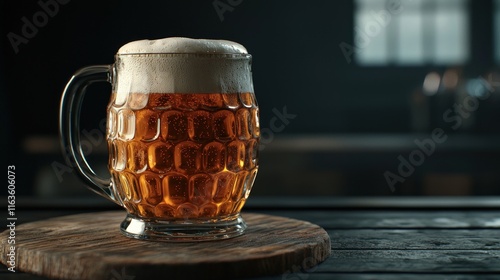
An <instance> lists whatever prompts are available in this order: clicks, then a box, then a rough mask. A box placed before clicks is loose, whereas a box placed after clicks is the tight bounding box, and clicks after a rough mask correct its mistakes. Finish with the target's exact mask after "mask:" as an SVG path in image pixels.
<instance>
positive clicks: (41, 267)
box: [0, 211, 330, 280]
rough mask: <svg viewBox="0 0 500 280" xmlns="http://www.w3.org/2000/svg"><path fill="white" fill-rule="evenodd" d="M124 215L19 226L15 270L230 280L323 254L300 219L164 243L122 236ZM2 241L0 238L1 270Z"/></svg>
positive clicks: (322, 240)
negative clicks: (204, 239)
mask: <svg viewBox="0 0 500 280" xmlns="http://www.w3.org/2000/svg"><path fill="white" fill-rule="evenodd" d="M124 216H125V213H124V211H107V212H99V213H85V214H78V215H71V216H64V217H58V218H52V219H48V220H42V221H37V222H31V223H25V224H21V225H19V226H18V227H17V228H16V233H17V235H16V254H17V261H16V262H17V269H18V270H20V271H23V272H30V273H33V274H36V275H41V276H45V277H49V278H55V279H93V280H94V279H95V280H97V279H113V278H116V279H120V278H121V279H123V278H124V277H129V278H130V277H134V278H133V279H135V280H139V279H152V277H154V276H156V277H158V276H162V278H165V279H180V278H182V279H193V278H194V277H200V279H207V278H219V279H220V278H225V279H234V278H242V277H257V276H265V275H279V274H282V273H287V271H292V270H293V269H296V268H297V267H298V268H301V269H310V268H311V267H314V266H315V265H317V264H318V263H320V262H322V261H324V260H325V259H326V258H327V257H328V256H329V255H330V239H329V236H328V234H327V233H326V231H325V230H323V229H322V228H321V227H319V226H317V225H315V224H311V223H309V222H305V221H302V220H296V219H290V218H284V217H278V216H271V215H263V214H252V213H247V214H243V217H244V219H245V221H246V222H247V224H248V230H247V232H246V233H245V235H243V236H240V237H236V238H233V239H228V240H223V241H210V242H201V243H167V242H152V241H142V240H135V239H131V238H127V237H124V236H122V235H121V233H120V232H119V224H120V222H121V221H122V220H123V219H124ZM7 234H8V232H6V231H5V232H3V233H2V235H1V237H0V238H1V246H2V248H1V249H2V254H1V256H0V260H1V261H2V263H4V264H5V263H6V255H7V251H8V247H9V246H7V245H8V244H6V240H7V238H6V236H7Z"/></svg>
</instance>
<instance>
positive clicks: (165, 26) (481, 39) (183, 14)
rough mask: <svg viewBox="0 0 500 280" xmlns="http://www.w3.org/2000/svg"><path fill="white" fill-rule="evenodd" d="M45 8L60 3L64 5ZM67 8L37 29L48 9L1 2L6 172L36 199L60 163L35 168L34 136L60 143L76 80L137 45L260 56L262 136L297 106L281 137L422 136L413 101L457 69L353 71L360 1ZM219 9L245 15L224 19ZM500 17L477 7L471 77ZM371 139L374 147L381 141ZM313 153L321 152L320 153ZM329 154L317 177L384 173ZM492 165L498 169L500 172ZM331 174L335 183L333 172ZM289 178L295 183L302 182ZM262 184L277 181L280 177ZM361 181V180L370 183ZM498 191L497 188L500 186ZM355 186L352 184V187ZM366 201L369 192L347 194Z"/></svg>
mask: <svg viewBox="0 0 500 280" xmlns="http://www.w3.org/2000/svg"><path fill="white" fill-rule="evenodd" d="M40 2H43V3H47V2H50V3H58V2H55V0H53V1H49V0H41V1H40ZM61 2H67V3H65V4H61V3H58V8H57V11H55V10H54V7H51V8H52V9H53V11H54V12H53V14H52V15H48V16H47V19H48V20H47V21H46V22H45V21H44V18H43V16H41V17H38V18H37V17H36V15H37V13H38V15H40V11H43V8H42V6H41V5H40V4H39V2H38V1H2V3H1V4H0V21H1V25H0V28H1V29H0V31H1V34H2V36H3V37H2V43H1V45H0V51H1V53H0V63H1V67H0V90H1V99H2V100H1V104H0V110H1V112H2V113H1V117H2V119H3V120H4V121H3V125H2V126H1V133H2V135H6V137H3V140H2V141H4V142H6V143H4V145H2V147H3V148H2V153H3V156H2V157H3V158H4V161H5V162H4V163H5V164H4V166H5V165H8V164H16V165H17V166H18V167H19V168H18V169H20V172H23V170H24V172H25V173H27V174H25V175H26V176H25V178H26V179H25V180H26V181H25V184H26V188H25V189H26V190H27V191H26V192H27V193H29V191H28V190H31V188H32V184H33V183H32V181H30V180H28V178H32V177H33V174H31V172H33V170H36V169H35V168H34V166H40V167H47V166H49V165H50V163H51V162H53V159H52V158H50V157H47V158H44V159H41V158H40V157H34V156H33V154H32V152H33V151H32V150H31V152H30V151H26V142H27V140H29V139H31V138H32V137H33V136H37V137H39V136H48V137H49V138H50V137H57V133H58V131H57V123H58V110H59V101H60V97H61V93H62V91H63V89H64V86H65V84H66V82H67V81H68V80H69V78H70V77H71V75H72V73H74V72H75V71H76V70H77V69H78V68H80V67H83V66H87V65H93V64H110V63H112V62H113V55H114V54H115V53H116V51H117V50H118V48H119V47H120V46H121V45H123V44H125V43H127V42H129V41H133V40H138V39H156V38H163V37H171V36H184V37H192V38H219V39H227V40H233V41H236V42H239V43H241V44H243V45H244V46H246V47H247V49H248V50H249V52H250V53H251V54H252V55H253V73H254V86H255V91H256V95H257V99H258V101H259V105H260V108H261V123H262V124H263V126H264V127H265V126H266V124H268V123H269V121H270V119H271V118H272V117H273V116H274V113H273V109H274V108H276V109H278V110H282V108H283V107H284V106H286V108H287V111H288V112H289V113H292V114H295V115H297V117H296V118H295V119H293V121H291V122H290V124H289V125H287V126H286V128H285V129H284V130H283V131H282V132H280V133H279V135H278V136H280V137H285V136H296V135H318V134H319V135H339V134H340V135H344V134H349V135H353V134H357V135H373V134H396V135H403V136H404V135H411V134H412V133H414V132H416V131H415V130H414V127H412V111H411V108H412V107H411V106H412V103H411V102H412V101H411V100H412V93H414V91H415V90H418V89H420V88H421V86H422V82H423V79H424V77H425V75H426V74H427V73H428V72H429V71H438V72H442V71H444V70H445V69H446V68H447V66H439V67H438V66H433V65H430V64H429V65H421V66H408V67H398V66H396V65H388V66H385V67H361V66H359V65H357V64H356V63H348V62H347V61H346V58H345V57H344V55H343V53H342V52H341V51H340V48H339V44H340V43H341V42H347V43H349V44H353V22H354V19H353V9H354V7H355V3H354V2H353V1H349V0H341V1H326V0H324V1H321V0H314V1H264V0H262V1H260V0H252V1H250V0H243V1H225V0H221V1H218V2H215V1H195V0H188V1H153V0H144V1H114V0H112V1H79V0H72V1H61ZM214 3H224V4H226V5H228V4H229V3H232V4H234V5H233V6H231V7H230V9H229V10H227V11H225V12H223V13H222V14H221V15H220V12H219V13H218V12H217V10H216V8H215V7H214ZM226 7H228V6H226ZM492 7H493V5H492V2H491V1H488V0H481V1H470V3H469V4H468V10H469V16H470V23H471V32H470V34H471V37H470V40H469V44H470V49H471V56H470V59H469V61H467V63H466V65H461V66H463V67H464V72H465V73H466V75H467V76H469V77H477V76H479V75H484V74H485V73H487V72H488V71H490V70H491V69H494V68H495V67H496V65H495V63H494V60H493V43H492V42H493V39H492V36H493V35H492V33H493V20H492V14H493V13H492ZM34 16H35V18H36V19H35V20H39V23H40V24H39V25H40V26H39V27H38V28H37V30H36V31H33V30H31V31H33V32H31V34H30V37H31V38H26V41H25V42H24V43H21V44H20V45H19V46H18V50H17V51H16V50H15V47H13V44H12V42H10V40H9V34H11V33H15V34H17V35H22V32H23V25H25V24H26V23H25V21H24V20H23V18H26V19H27V20H28V21H30V22H33V20H34ZM221 16H222V17H221ZM42 23H43V24H42ZM10 36H12V35H10ZM109 90H110V88H109V86H108V85H96V86H93V88H92V89H91V90H90V91H89V94H87V97H86V100H85V104H84V111H83V115H84V116H85V117H84V118H82V124H83V128H84V129H85V128H87V129H92V128H95V127H97V125H98V123H99V122H100V121H101V120H102V119H103V118H104V117H105V108H106V104H107V101H108V98H109ZM449 105H451V104H449ZM444 108H446V106H445V107H444ZM495 108H496V107H493V109H495ZM493 109H491V110H493ZM483 111H484V110H483ZM487 116H489V117H484V118H483V119H479V120H478V121H477V123H480V124H482V125H480V126H479V125H478V126H475V127H473V128H471V129H470V130H468V131H465V132H463V131H462V132H460V131H458V132H455V131H454V133H462V134H464V133H465V134H467V135H470V136H477V135H483V136H484V135H497V132H498V131H499V129H498V128H497V127H498V125H497V124H498V120H500V119H499V118H498V114H497V115H493V116H494V118H492V117H491V114H490V115H487ZM434 127H435V126H433V125H430V126H429V130H427V131H419V132H423V133H428V132H430V130H431V129H432V128H434ZM361 137H363V136H361ZM410 138H411V137H410ZM365 139H366V142H365V143H366V144H367V145H368V146H369V145H370V138H369V137H367V138H365ZM481 139H482V138H481ZM345 141H347V142H349V141H350V140H349V139H348V140H345ZM471 141H473V140H470V141H469V142H468V143H467V144H468V145H469V144H471V143H472V142H471ZM28 142H29V141H28ZM382 142H383V141H382ZM410 143H411V141H410ZM472 144H473V143H472ZM43 145H45V144H41V146H43ZM47 145H50V143H49V144H47ZM306 145H314V142H311V143H306ZM478 145H480V144H478ZM469 146H470V145H469ZM458 149H459V150H460V146H459V147H458ZM42 150H43V147H42ZM362 150H363V149H361V151H362ZM291 151H292V152H293V148H292V149H291ZM269 153H270V152H269ZM329 153H335V151H333V152H332V151H324V152H319V154H318V155H315V156H314V157H318V158H319V160H312V162H313V163H312V165H314V164H316V163H318V162H320V163H319V164H320V165H321V164H324V165H323V167H324V166H325V165H326V166H331V165H332V162H334V164H333V165H334V166H336V167H335V168H334V169H335V170H336V172H341V171H342V166H345V164H347V165H349V166H362V165H363V164H366V161H367V160H368V161H370V160H371V161H372V162H376V160H375V161H374V160H373V158H367V157H359V153H358V158H357V160H358V161H357V162H355V163H352V159H353V158H356V156H355V155H350V154H347V155H345V154H343V155H342V156H340V155H338V154H334V155H330V154H329ZM360 153H362V152H360ZM285 154H287V153H286V152H285ZM398 154H399V151H398V150H394V151H392V154H383V155H380V154H376V155H374V156H373V155H372V157H375V158H381V156H386V157H388V158H389V161H391V162H392V163H391V164H392V165H397V163H398V162H397V160H395V157H396V156H397V155H398ZM269 155H270V156H269V158H275V157H278V154H272V155H271V154H269ZM308 155H309V156H310V155H311V154H308ZM475 155H476V156H477V155H478V154H475ZM281 156H282V155H281ZM297 157H299V158H300V157H302V155H297ZM368 157H369V156H368ZM445 158H446V157H445ZM459 158H460V157H459ZM448 159H449V158H448ZM461 159H463V158H461ZM492 160H493V162H494V163H495V164H496V163H497V162H498V161H495V160H494V159H492ZM344 163H345V164H344ZM269 164H271V163H269ZM374 165H376V164H374ZM392 165H391V166H392ZM438 165H439V164H438ZM463 165H464V166H467V164H466V163H464V164H463ZM490 165H491V164H490ZM370 166H372V165H370ZM384 168H385V167H384ZM462 169H463V170H467V169H466V168H465V167H464V168H462ZM325 170H327V171H324V172H326V173H328V168H326V169H325ZM263 172H264V171H263ZM287 172H292V173H293V170H290V169H289V170H288V171H287ZM356 172H357V171H356ZM377 172H378V171H377ZM264 173H265V172H264ZM262 176H263V178H267V177H266V176H268V177H269V178H272V177H273V176H272V174H268V175H265V174H263V175H262ZM353 177H359V173H358V174H357V175H354V176H353ZM361 177H362V175H361ZM379 179H380V176H379ZM495 180H497V179H494V180H493V181H492V182H495V183H496V182H497V181H495ZM382 181H383V180H382ZM490 181H491V180H490ZM343 182H345V180H344V181H343ZM355 184H357V183H356V181H353V183H352V184H348V185H355ZM359 184H366V182H359ZM491 184H493V183H490V185H491ZM386 190H387V189H385V191H384V192H383V193H385V192H386ZM355 192H358V191H348V192H345V193H355ZM358 193H360V194H363V193H369V192H364V191H362V190H360V191H359V192H358Z"/></svg>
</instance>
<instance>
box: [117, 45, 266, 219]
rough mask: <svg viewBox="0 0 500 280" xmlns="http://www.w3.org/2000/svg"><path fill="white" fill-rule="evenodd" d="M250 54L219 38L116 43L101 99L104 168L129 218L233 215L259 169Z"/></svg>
mask: <svg viewBox="0 0 500 280" xmlns="http://www.w3.org/2000/svg"><path fill="white" fill-rule="evenodd" d="M250 59H251V57H250V55H249V54H248V53H247V51H246V49H245V48H244V47H243V46H242V45H240V44H237V43H234V42H230V41H224V40H205V39H188V38H166V39H161V40H152V41H150V40H142V41H136V42H131V43H128V44H126V45H124V46H123V47H121V48H120V49H119V51H118V53H117V55H116V63H115V66H114V67H115V71H114V75H113V79H112V80H113V83H112V84H113V95H112V97H111V100H110V103H109V106H108V132H107V139H108V146H109V152H110V159H109V168H110V172H111V175H112V178H113V179H112V180H113V184H114V186H115V192H116V195H117V197H119V199H120V200H121V201H122V202H123V205H124V206H125V207H126V208H127V210H128V212H129V213H130V214H132V215H134V216H137V217H140V218H147V219H157V220H163V221H171V220H179V219H181V220H186V219H198V220H200V219H201V220H203V219H215V220H217V219H228V220H231V219H237V218H238V217H239V212H240V210H241V208H242V207H243V205H244V203H245V201H246V199H247V197H248V195H249V193H250V190H251V188H252V185H253V182H254V179H255V176H256V174H257V169H258V162H257V154H258V145H259V136H260V132H259V116H258V115H259V113H258V106H257V102H256V99H255V96H254V93H253V85H252V76H251V70H250Z"/></svg>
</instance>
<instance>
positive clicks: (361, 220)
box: [263, 210, 500, 229]
mask: <svg viewBox="0 0 500 280" xmlns="http://www.w3.org/2000/svg"><path fill="white" fill-rule="evenodd" d="M263 212H265V213H270V214H273V215H277V216H284V217H291V218H298V219H302V220H306V221H310V222H313V223H315V224H318V225H320V226H322V227H324V228H326V229H350V228H352V229H363V228H373V229H384V228H387V229H411V228H425V229H433V228H435V229H440V228H441V229H446V228H448V229H450V228H454V229H459V228H492V229H494V228H498V229H500V210H491V211H484V210H481V211H466V210H462V211H405V210H399V211H397V210H395V211H386V210H385V211H381V210H372V211H366V210H352V211H344V210H330V211H323V210H309V211H297V210H291V211H286V210H270V211H263Z"/></svg>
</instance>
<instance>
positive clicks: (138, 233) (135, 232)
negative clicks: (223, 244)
mask: <svg viewBox="0 0 500 280" xmlns="http://www.w3.org/2000/svg"><path fill="white" fill-rule="evenodd" d="M246 228H247V225H246V223H245V221H244V220H243V218H242V217H241V216H240V215H239V214H238V215H235V216H232V217H226V218H224V219H213V220H211V221H209V222H207V221H200V220H184V221H161V220H152V219H143V218H139V217H135V216H134V215H131V214H127V217H125V220H123V222H122V223H121V225H120V230H121V232H122V234H123V235H125V236H127V237H131V238H135V239H140V240H152V241H168V242H197V241H210V240H221V239H228V238H233V237H236V236H240V235H242V234H243V233H244V232H245V229H246Z"/></svg>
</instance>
